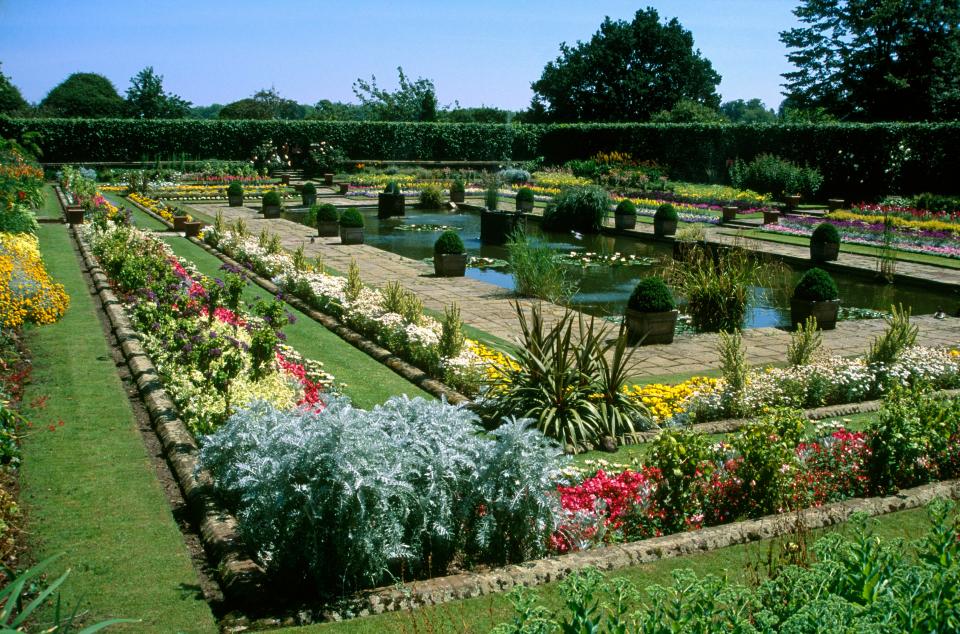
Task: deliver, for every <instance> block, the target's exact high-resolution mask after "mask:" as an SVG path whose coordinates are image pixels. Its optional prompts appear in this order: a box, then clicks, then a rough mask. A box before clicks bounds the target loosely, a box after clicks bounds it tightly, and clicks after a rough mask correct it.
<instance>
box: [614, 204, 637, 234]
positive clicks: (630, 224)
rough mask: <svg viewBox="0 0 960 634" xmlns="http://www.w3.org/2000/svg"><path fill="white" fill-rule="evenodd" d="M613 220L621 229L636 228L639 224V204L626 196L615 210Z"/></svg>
mask: <svg viewBox="0 0 960 634" xmlns="http://www.w3.org/2000/svg"><path fill="white" fill-rule="evenodd" d="M613 220H614V223H615V224H616V227H617V229H618V230H620V231H623V230H624V229H634V228H635V227H636V226H637V206H636V205H634V204H633V201H632V200H630V199H628V198H624V199H623V200H621V201H620V203H619V204H618V205H617V208H616V210H615V211H614V212H613Z"/></svg>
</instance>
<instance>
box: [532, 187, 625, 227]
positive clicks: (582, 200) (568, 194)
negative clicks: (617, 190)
mask: <svg viewBox="0 0 960 634" xmlns="http://www.w3.org/2000/svg"><path fill="white" fill-rule="evenodd" d="M609 210H610V195H609V194H608V193H607V191H606V190H605V189H603V188H602V187H597V186H596V185H588V186H587V187H569V188H567V189H564V190H562V191H561V192H560V193H559V194H557V196H556V197H555V198H554V199H553V204H551V205H550V206H549V207H547V209H546V210H545V211H544V213H543V228H544V229H548V230H550V231H570V230H574V231H582V232H590V233H596V232H597V231H600V227H601V226H602V225H603V219H604V218H606V216H607V213H608V212H609Z"/></svg>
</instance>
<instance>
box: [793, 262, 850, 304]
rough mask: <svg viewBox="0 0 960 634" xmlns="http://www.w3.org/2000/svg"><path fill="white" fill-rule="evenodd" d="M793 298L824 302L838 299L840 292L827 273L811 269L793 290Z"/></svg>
mask: <svg viewBox="0 0 960 634" xmlns="http://www.w3.org/2000/svg"><path fill="white" fill-rule="evenodd" d="M793 297H794V298H795V299H802V300H805V301H808V302H825V301H830V300H834V299H837V298H838V297H840V290H839V289H838V288H837V283H836V282H834V281H833V278H832V277H830V274H829V273H827V272H826V271H824V270H823V269H818V268H812V269H810V270H809V271H807V272H806V273H804V274H803V277H801V278H800V281H799V282H798V283H797V286H796V287H795V288H794V289H793Z"/></svg>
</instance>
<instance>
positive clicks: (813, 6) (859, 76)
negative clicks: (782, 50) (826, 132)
mask: <svg viewBox="0 0 960 634" xmlns="http://www.w3.org/2000/svg"><path fill="white" fill-rule="evenodd" d="M793 12H794V14H795V15H796V16H797V18H799V20H800V22H801V23H802V24H803V25H804V26H801V27H797V28H793V29H790V30H789V31H784V32H782V33H781V34H780V39H781V41H782V42H783V43H784V44H786V45H787V47H788V48H789V49H791V51H790V52H789V53H788V54H787V58H788V59H789V60H790V62H791V63H792V64H793V65H794V66H796V67H797V70H795V71H793V72H789V73H785V74H784V78H785V79H786V80H787V82H786V83H785V84H784V87H785V88H786V89H787V92H786V94H787V103H786V105H787V106H788V107H789V108H794V109H797V110H799V111H804V110H816V109H817V108H822V109H823V111H825V112H826V113H828V114H831V115H834V116H836V117H839V118H841V119H847V120H855V121H893V120H944V119H956V118H958V117H960V29H958V24H960V2H957V0H803V2H802V3H801V4H800V6H798V7H797V8H796V9H794V11H793Z"/></svg>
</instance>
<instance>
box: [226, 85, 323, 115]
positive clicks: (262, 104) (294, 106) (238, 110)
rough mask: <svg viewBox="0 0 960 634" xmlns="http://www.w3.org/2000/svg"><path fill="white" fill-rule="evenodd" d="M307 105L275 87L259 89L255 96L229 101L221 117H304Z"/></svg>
mask: <svg viewBox="0 0 960 634" xmlns="http://www.w3.org/2000/svg"><path fill="white" fill-rule="evenodd" d="M306 114H307V109H306V107H305V106H302V105H300V104H298V103H297V102H296V101H294V100H293V99H286V98H284V97H281V96H280V93H278V92H277V91H276V89H274V88H270V89H269V90H260V91H257V92H256V93H255V94H254V95H253V97H249V98H247V99H241V100H240V101H234V102H233V103H228V104H227V105H225V106H224V107H223V108H222V109H221V110H220V112H219V114H218V117H219V118H220V119H303V118H304V117H305V116H306Z"/></svg>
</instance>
